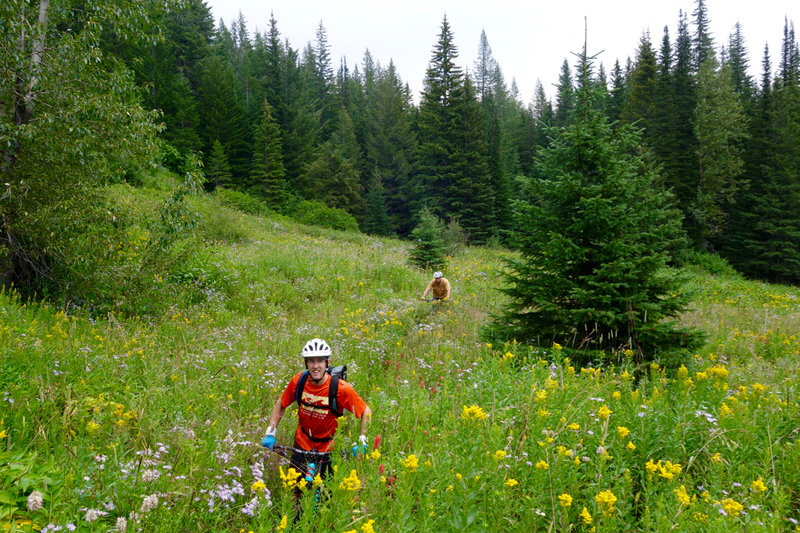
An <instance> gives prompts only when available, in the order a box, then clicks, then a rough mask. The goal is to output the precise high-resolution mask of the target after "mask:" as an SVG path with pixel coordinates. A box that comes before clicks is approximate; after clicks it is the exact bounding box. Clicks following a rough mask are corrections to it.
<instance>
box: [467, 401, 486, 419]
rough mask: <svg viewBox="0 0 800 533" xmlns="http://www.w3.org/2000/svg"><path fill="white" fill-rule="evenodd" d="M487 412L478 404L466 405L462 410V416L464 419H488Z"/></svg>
mask: <svg viewBox="0 0 800 533" xmlns="http://www.w3.org/2000/svg"><path fill="white" fill-rule="evenodd" d="M486 417H487V415H486V413H485V412H484V411H483V409H481V408H480V407H478V406H477V405H470V406H469V407H467V406H466V405H465V406H464V408H463V409H462V410H461V418H463V419H464V420H486Z"/></svg>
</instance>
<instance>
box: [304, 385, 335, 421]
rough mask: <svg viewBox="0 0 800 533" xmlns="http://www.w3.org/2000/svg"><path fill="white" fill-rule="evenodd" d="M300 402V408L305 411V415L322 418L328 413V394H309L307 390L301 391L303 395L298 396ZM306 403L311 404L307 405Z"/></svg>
mask: <svg viewBox="0 0 800 533" xmlns="http://www.w3.org/2000/svg"><path fill="white" fill-rule="evenodd" d="M300 400H301V402H302V409H304V410H305V411H306V413H304V414H306V415H307V416H310V417H312V418H322V417H324V416H326V415H327V414H328V412H329V411H328V396H319V395H317V394H311V393H310V392H308V391H305V390H304V391H303V396H302V397H301V398H300ZM308 404H313V406H312V405H308Z"/></svg>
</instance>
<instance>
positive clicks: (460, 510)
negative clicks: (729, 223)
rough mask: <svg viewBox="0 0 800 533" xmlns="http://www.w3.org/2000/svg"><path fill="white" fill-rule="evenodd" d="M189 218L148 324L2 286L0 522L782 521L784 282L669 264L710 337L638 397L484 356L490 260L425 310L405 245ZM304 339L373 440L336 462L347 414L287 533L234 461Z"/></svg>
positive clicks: (269, 486) (633, 524)
mask: <svg viewBox="0 0 800 533" xmlns="http://www.w3.org/2000/svg"><path fill="white" fill-rule="evenodd" d="M125 194H126V195H131V196H130V198H132V199H133V200H132V201H133V204H136V202H135V201H134V200H135V199H136V197H137V196H138V195H142V199H143V202H142V205H143V204H145V203H146V202H145V200H147V198H149V196H148V195H149V194H150V193H148V192H139V191H126V192H125ZM136 205H138V204H136ZM192 208H193V209H195V210H196V212H197V213H198V217H199V219H200V225H199V228H200V231H201V238H194V237H191V236H188V235H187V236H186V239H185V240H184V241H183V244H182V246H183V247H184V249H183V250H181V253H180V254H176V257H181V258H182V259H181V261H180V262H179V263H177V264H176V265H174V266H172V267H171V268H170V272H171V275H170V276H169V279H162V280H160V281H159V282H158V283H157V284H156V286H155V287H156V289H154V291H153V296H152V297H153V299H154V301H155V300H157V301H158V305H156V304H155V303H154V304H153V305H152V306H151V308H152V309H160V310H163V311H159V312H158V313H157V314H151V315H149V316H144V315H143V316H140V317H132V318H123V317H121V316H115V315H113V314H109V315H105V316H92V315H91V314H89V313H87V312H86V311H84V310H81V309H76V310H70V311H69V312H68V313H66V314H65V313H64V312H63V311H61V310H59V309H57V308H55V307H53V306H50V305H48V304H44V303H37V302H26V301H22V300H21V299H20V298H19V296H18V295H17V294H16V293H15V292H14V291H13V290H9V291H5V292H3V293H2V294H0V354H2V355H0V395H1V396H0V420H2V425H0V435H2V439H0V445H1V446H0V465H3V466H2V470H0V527H3V528H4V529H8V530H14V529H15V528H16V529H18V530H23V531H31V530H47V531H52V530H56V528H58V527H62V528H64V529H66V528H67V527H68V526H69V525H73V526H75V527H76V528H78V529H79V530H81V531H108V530H111V529H114V528H122V526H123V523H122V520H124V521H125V522H126V524H125V525H126V527H127V530H128V531H134V530H136V529H138V528H141V529H142V530H144V531H174V530H186V529H192V530H200V531H241V530H244V531H251V530H252V531H276V530H279V531H280V530H285V531H289V530H294V531H312V530H313V531H337V532H344V531H352V530H356V531H358V532H362V531H363V532H369V531H371V530H374V531H432V530H444V531H496V530H504V531H538V530H541V531H545V530H558V531H567V530H575V531H591V530H592V529H594V530H595V531H620V530H648V531H669V530H672V529H675V530H681V531H719V530H723V529H734V530H745V529H746V530H747V531H786V530H792V529H793V528H794V527H795V525H796V523H795V521H796V520H798V519H800V511H799V510H798V501H800V500H799V499H798V497H799V496H800V474H799V473H798V469H797V468H796V465H797V464H798V461H800V445H798V440H797V439H798V434H799V433H800V431H799V428H800V424H798V422H797V421H798V420H800V416H798V415H799V414H800V413H798V389H797V386H798V379H800V375H799V372H800V366H798V362H797V361H798V355H800V340H798V338H797V334H798V333H797V332H798V330H800V328H798V326H799V325H800V315H798V312H799V311H800V300H798V299H799V298H800V291H798V289H797V288H792V287H780V286H770V285H764V284H760V283H754V282H749V281H746V280H743V279H741V278H740V277H737V276H735V275H734V274H732V273H729V272H723V273H717V274H714V275H712V274H709V273H708V272H707V271H705V270H702V269H697V270H693V271H692V272H691V283H692V285H693V287H692V288H693V289H694V290H695V291H696V294H697V297H696V300H695V305H694V309H693V310H691V311H690V312H688V313H686V315H685V316H684V317H683V320H684V321H685V322H687V323H690V324H693V325H697V326H699V327H701V328H703V329H704V330H705V331H706V332H707V333H708V335H709V343H708V344H707V345H706V346H705V347H704V348H703V349H701V350H699V351H698V352H697V353H692V354H689V355H690V356H689V358H688V360H687V361H686V364H685V366H684V367H683V368H680V369H678V370H671V371H667V370H665V369H664V364H663V363H665V362H661V363H662V364H660V365H658V364H656V365H653V366H652V367H649V368H648V369H646V372H645V373H644V375H643V377H641V378H640V379H639V380H638V381H636V380H634V378H633V377H632V376H633V375H634V372H633V368H631V367H630V366H628V365H626V364H624V363H623V364H622V365H618V366H607V367H602V368H600V367H585V368H581V367H580V366H578V365H576V364H575V363H573V362H572V361H571V360H570V359H569V357H567V356H566V354H565V352H564V351H563V350H562V349H560V347H558V346H554V347H545V348H529V347H526V346H521V345H516V344H513V343H512V344H507V345H504V346H491V345H487V344H486V343H484V342H482V341H481V340H480V337H479V331H480V328H481V326H482V325H483V323H484V322H485V321H486V320H487V319H488V317H489V315H490V314H491V313H492V312H494V311H496V310H498V309H499V308H500V307H501V306H502V305H503V298H504V297H503V296H502V294H501V293H500V292H498V291H497V288H498V286H499V283H500V279H501V278H500V272H501V269H502V253H503V252H501V251H498V250H491V249H484V248H469V247H468V248H466V249H464V250H463V251H462V252H461V253H460V254H459V255H457V256H456V257H452V258H450V261H449V268H448V270H447V271H446V272H445V275H446V276H447V277H448V279H449V280H450V282H451V284H452V285H453V298H452V301H451V302H449V303H448V304H447V305H445V306H442V307H441V308H433V307H432V306H431V304H429V303H425V302H421V301H419V296H420V294H421V292H422V290H423V289H424V287H425V285H426V284H427V282H428V281H429V280H430V275H431V272H423V271H419V270H416V269H413V268H411V267H409V266H407V264H408V252H409V245H408V244H407V243H404V242H400V241H396V240H392V239H382V238H371V237H366V236H363V235H360V234H357V233H350V232H338V231H335V230H327V229H320V228H316V227H310V226H303V225H300V224H297V223H294V222H292V221H291V220H289V219H286V218H284V217H275V218H270V217H269V216H265V217H258V216H252V215H247V214H245V213H242V212H239V211H235V210H232V209H231V208H229V207H226V206H225V205H223V204H222V203H221V202H220V201H219V200H218V199H213V198H198V199H195V200H193V204H192ZM312 337H323V338H325V339H326V340H328V341H329V342H330V343H331V345H332V346H333V348H334V357H333V360H332V364H347V365H348V368H349V378H350V380H351V381H352V383H353V384H354V386H355V388H356V390H357V391H358V392H359V393H360V394H361V395H362V397H364V399H365V400H366V401H367V402H368V403H369V404H370V405H371V407H372V410H373V412H374V417H373V420H372V423H371V425H370V429H369V435H370V439H372V438H374V437H376V436H380V442H379V443H377V447H375V446H370V449H369V450H368V451H367V454H362V455H359V457H358V458H353V457H352V454H351V453H350V448H351V445H352V444H353V443H354V442H355V440H356V437H357V435H358V425H357V423H356V421H354V420H352V417H351V416H346V417H345V418H344V419H343V420H342V421H341V424H340V429H339V434H338V435H339V436H338V438H337V440H336V449H337V453H336V454H335V461H334V465H335V467H336V474H335V476H334V477H333V479H329V480H326V481H325V482H324V488H323V492H324V494H326V497H325V498H323V502H322V504H321V506H320V508H319V510H318V511H317V512H316V513H314V512H313V510H312V509H311V507H313V501H312V500H313V491H307V492H308V494H307V496H305V497H304V498H303V501H302V503H303V505H304V506H305V507H306V508H307V510H306V512H304V513H303V514H302V515H301V518H300V520H299V521H298V522H297V523H293V519H294V516H295V515H294V511H293V510H292V506H293V501H292V498H291V488H289V487H287V485H290V484H291V478H290V477H287V467H286V465H284V464H283V463H282V461H281V459H280V458H279V457H278V456H276V455H275V454H273V453H271V452H268V451H265V450H263V449H262V448H260V446H258V444H257V443H258V442H259V441H260V438H261V436H262V434H263V432H264V430H265V428H266V425H267V421H268V417H269V413H270V410H271V408H272V405H273V403H274V402H275V400H276V398H277V396H278V395H279V394H280V393H281V391H282V390H283V387H284V386H285V384H286V382H287V381H288V379H289V378H290V377H291V376H292V375H293V374H294V373H296V372H299V371H300V370H301V368H302V366H301V359H300V357H299V353H300V349H301V348H302V346H303V344H304V342H305V341H306V340H308V339H309V338H312ZM294 413H295V411H294V409H293V408H292V409H290V410H289V412H288V413H287V416H286V417H285V419H284V421H283V422H282V423H281V425H280V427H279V432H278V441H279V442H280V443H283V444H287V445H289V444H291V438H292V432H293V431H294V428H295V425H296V421H295V415H294ZM373 448H374V449H373ZM338 452H343V453H344V454H345V455H346V458H342V457H341V455H340V454H339V453H338ZM676 465H679V466H676ZM353 472H354V473H353ZM33 491H38V492H39V493H41V494H42V498H43V499H42V501H43V505H42V507H41V508H39V509H36V508H37V504H36V502H35V501H33V500H35V499H36V498H35V497H34V498H33V499H32V500H31V503H32V504H33V505H32V506H31V507H30V508H29V497H30V495H31V493H32V492H33ZM327 496H329V497H327ZM156 500H157V504H156V503H155V502H156ZM739 506H741V508H740V507H739ZM31 509H36V510H31ZM90 520H91V521H90ZM62 530H63V529H62Z"/></svg>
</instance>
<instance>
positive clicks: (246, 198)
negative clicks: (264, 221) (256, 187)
mask: <svg viewBox="0 0 800 533" xmlns="http://www.w3.org/2000/svg"><path fill="white" fill-rule="evenodd" d="M214 196H215V197H216V198H218V199H219V201H220V202H222V205H226V206H228V207H233V208H234V209H238V210H239V211H242V212H243V213H249V214H251V215H264V214H266V213H268V212H269V208H268V207H267V203H266V202H265V201H263V200H261V199H259V198H256V197H255V196H252V195H250V194H246V193H243V192H239V191H234V190H231V189H223V188H221V187H218V188H217V189H216V190H215V191H214Z"/></svg>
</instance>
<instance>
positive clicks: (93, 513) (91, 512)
mask: <svg viewBox="0 0 800 533" xmlns="http://www.w3.org/2000/svg"><path fill="white" fill-rule="evenodd" d="M104 514H106V513H104V512H103V511H100V510H98V509H86V516H84V517H83V519H84V520H86V521H87V522H94V521H95V520H97V519H98V518H100V517H101V516H103V515H104Z"/></svg>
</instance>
